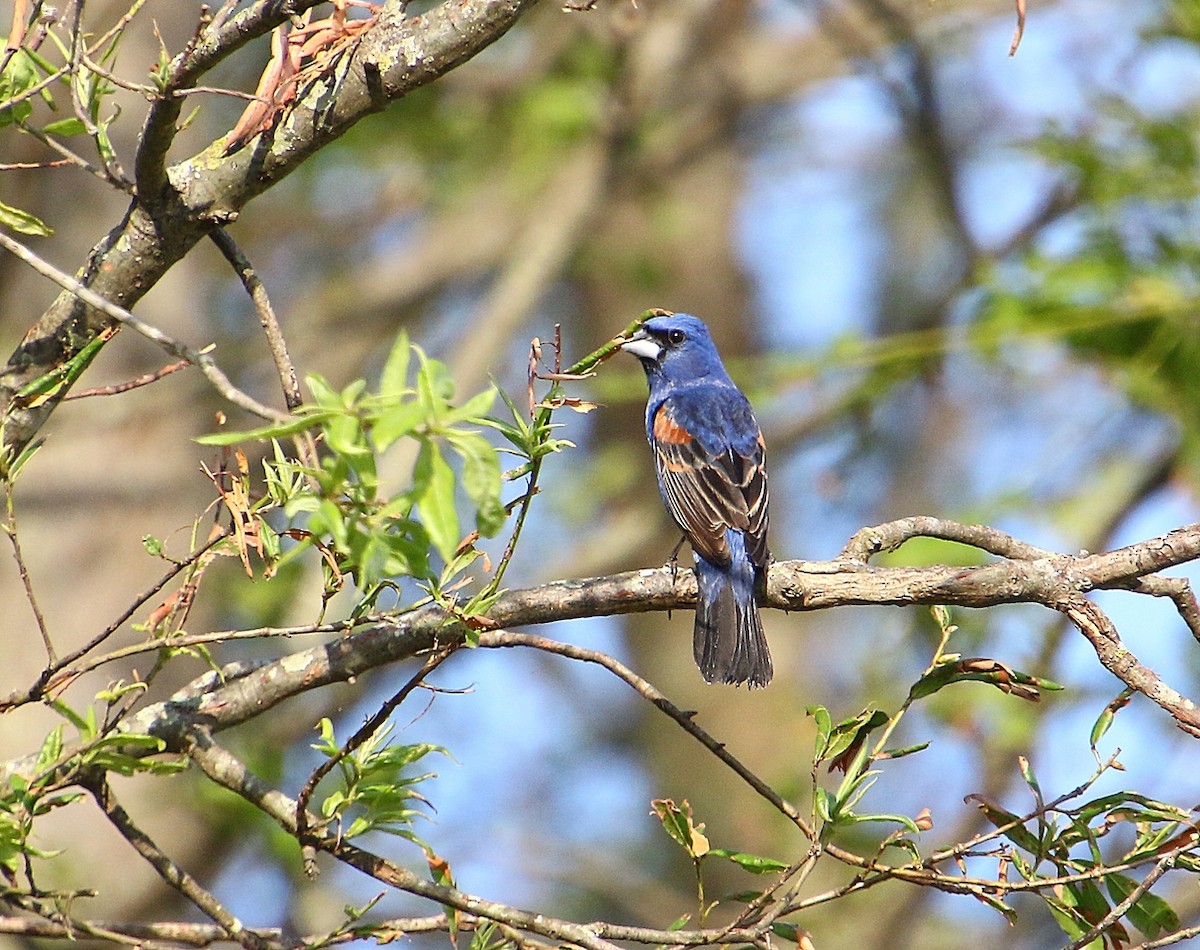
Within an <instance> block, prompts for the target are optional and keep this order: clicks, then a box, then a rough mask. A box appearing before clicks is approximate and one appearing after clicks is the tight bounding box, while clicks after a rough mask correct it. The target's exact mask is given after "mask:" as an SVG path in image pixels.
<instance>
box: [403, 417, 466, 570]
mask: <svg viewBox="0 0 1200 950" xmlns="http://www.w3.org/2000/svg"><path fill="white" fill-rule="evenodd" d="M413 483H414V484H413V494H414V497H415V498H416V501H417V509H418V511H419V512H420V515H421V523H422V524H423V525H425V530H426V531H428V532H429V539H430V540H431V541H432V542H433V546H434V547H435V548H436V549H437V552H438V554H440V555H441V556H442V560H444V561H450V560H451V559H452V558H453V557H454V551H455V549H456V548H457V547H458V542H459V541H460V540H461V539H462V534H461V532H460V531H459V525H458V512H457V510H456V509H455V507H454V471H453V469H451V468H450V466H449V464H448V463H447V462H446V460H445V459H444V458H443V457H442V452H441V449H439V448H438V445H437V443H436V442H434V441H432V440H431V439H426V440H424V441H423V442H422V444H421V452H420V454H419V455H418V456H417V463H416V465H415V466H414V468H413Z"/></svg>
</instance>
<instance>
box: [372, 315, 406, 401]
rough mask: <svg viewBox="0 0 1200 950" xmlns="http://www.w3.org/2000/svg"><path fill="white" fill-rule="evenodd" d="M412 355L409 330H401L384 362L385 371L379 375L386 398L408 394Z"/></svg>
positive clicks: (380, 388)
mask: <svg viewBox="0 0 1200 950" xmlns="http://www.w3.org/2000/svg"><path fill="white" fill-rule="evenodd" d="M411 355H412V345H411V344H410V343H409V342H408V331H407V330H401V331H400V333H399V335H398V336H397V337H396V342H395V343H394V344H392V350H391V352H390V353H388V358H387V361H386V362H385V363H384V364H383V372H382V373H381V374H380V376H379V394H380V395H381V396H383V397H384V398H385V399H399V398H400V397H401V396H404V395H407V394H408V393H409V392H411V390H410V389H409V388H408V363H409V357H410V356H411Z"/></svg>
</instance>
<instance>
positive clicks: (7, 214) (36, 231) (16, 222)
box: [0, 111, 54, 237]
mask: <svg viewBox="0 0 1200 950" xmlns="http://www.w3.org/2000/svg"><path fill="white" fill-rule="evenodd" d="M3 115H4V113H3V111H0V117H2V116H3ZM2 124H3V123H2V122H0V125H2ZM0 226H3V227H6V228H10V229H11V230H13V231H17V232H19V233H20V234H33V235H36V236H37V237H49V236H50V235H51V234H53V233H54V229H53V228H51V227H49V226H47V224H46V223H45V222H44V221H43V220H42V219H41V218H39V217H37V216H36V215H32V214H30V213H29V212H28V211H22V210H21V209H20V208H14V207H12V206H11V205H6V204H5V203H4V202H3V201H0Z"/></svg>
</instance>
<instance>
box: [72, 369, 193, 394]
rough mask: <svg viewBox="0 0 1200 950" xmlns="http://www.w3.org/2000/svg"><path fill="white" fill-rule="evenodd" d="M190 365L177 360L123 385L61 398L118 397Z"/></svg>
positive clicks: (84, 391) (78, 392) (100, 387)
mask: <svg viewBox="0 0 1200 950" xmlns="http://www.w3.org/2000/svg"><path fill="white" fill-rule="evenodd" d="M191 365H192V364H191V363H190V362H189V361H188V360H177V361H176V362H174V363H168V364H167V365H166V366H164V367H163V368H162V369H156V370H155V371H154V372H153V373H146V374H145V375H143V376H139V377H137V378H136V379H130V380H126V381H125V382H123V383H115V384H114V385H112V386H96V387H93V388H92V389H80V390H76V391H75V392H69V393H67V394H66V395H65V396H63V402H66V401H68V400H70V399H90V398H91V397H92V396H118V395H120V394H121V393H127V392H129V391H130V390H133V389H140V388H141V387H142V386H149V385H150V384H151V383H157V382H158V381H159V380H160V379H162V378H163V377H164V376H170V375H171V374H172V373H177V372H179V371H180V370H181V369H186V368H187V367H189V366H191Z"/></svg>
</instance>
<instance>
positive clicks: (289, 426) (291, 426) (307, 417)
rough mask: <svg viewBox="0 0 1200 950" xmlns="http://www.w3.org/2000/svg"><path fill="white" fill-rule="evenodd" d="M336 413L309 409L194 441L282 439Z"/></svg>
mask: <svg viewBox="0 0 1200 950" xmlns="http://www.w3.org/2000/svg"><path fill="white" fill-rule="evenodd" d="M335 415H336V413H335V412H332V411H311V412H305V413H304V414H303V415H298V416H296V418H295V419H292V420H290V421H288V422H281V423H278V424H277V425H269V426H261V427H260V428H257V429H245V430H243V431H241V432H214V433H211V434H210V435H202V436H200V437H198V438H197V439H196V440H195V441H196V442H197V443H199V444H200V445H215V446H223V445H236V444H237V443H239V442H256V441H259V440H261V439H282V438H285V437H286V436H289V435H295V434H296V433H297V432H303V431H304V430H306V429H313V428H316V427H317V426H318V425H321V424H322V423H325V422H327V421H328V420H330V419H332V418H333V417H334V416H335Z"/></svg>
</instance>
